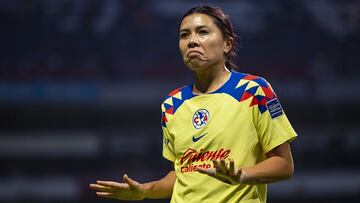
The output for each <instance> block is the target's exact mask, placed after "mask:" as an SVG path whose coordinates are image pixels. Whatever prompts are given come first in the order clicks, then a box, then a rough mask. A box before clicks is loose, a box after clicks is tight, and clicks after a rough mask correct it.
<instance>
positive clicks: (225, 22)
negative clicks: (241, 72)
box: [180, 5, 239, 69]
mask: <svg viewBox="0 0 360 203" xmlns="http://www.w3.org/2000/svg"><path fill="white" fill-rule="evenodd" d="M194 13H201V14H205V15H208V16H209V17H211V18H212V20H213V21H214V23H215V25H216V26H217V27H218V28H219V29H220V30H221V32H222V35H223V37H224V39H228V38H232V39H233V44H232V48H231V50H230V51H229V53H227V54H226V55H225V57H226V60H225V65H226V67H227V68H229V69H237V68H238V67H237V65H236V64H235V61H236V57H237V54H236V51H237V48H238V42H237V41H238V39H239V37H238V36H237V34H236V33H235V31H234V28H233V26H232V23H231V21H230V18H229V16H228V15H225V13H224V11H223V10H222V9H221V8H219V7H216V6H211V5H206V6H195V7H193V8H191V9H190V10H188V11H187V12H186V13H185V15H184V16H183V17H182V18H181V21H180V22H182V21H183V20H184V18H185V17H186V16H188V15H191V14H194Z"/></svg>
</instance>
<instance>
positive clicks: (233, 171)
mask: <svg viewBox="0 0 360 203" xmlns="http://www.w3.org/2000/svg"><path fill="white" fill-rule="evenodd" d="M229 173H230V175H231V176H233V175H235V163H234V159H230V166H229Z"/></svg>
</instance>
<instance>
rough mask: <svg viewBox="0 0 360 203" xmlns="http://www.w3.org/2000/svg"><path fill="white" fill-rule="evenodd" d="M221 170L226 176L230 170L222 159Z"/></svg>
mask: <svg viewBox="0 0 360 203" xmlns="http://www.w3.org/2000/svg"><path fill="white" fill-rule="evenodd" d="M220 170H221V171H222V172H223V173H225V174H226V173H227V171H228V169H227V167H226V163H225V159H220Z"/></svg>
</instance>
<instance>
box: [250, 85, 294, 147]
mask: <svg viewBox="0 0 360 203" xmlns="http://www.w3.org/2000/svg"><path fill="white" fill-rule="evenodd" d="M257 94H258V95H257V96H258V97H263V102H259V108H255V109H256V110H255V114H256V115H255V116H256V117H257V119H256V123H255V125H256V128H257V132H258V136H259V140H260V143H261V146H262V148H263V151H264V153H267V152H269V151H271V150H272V149H274V148H275V147H277V146H279V145H281V144H283V143H285V142H291V141H293V140H294V139H295V138H296V137H297V134H296V132H295V130H294V129H293V127H292V126H291V124H290V122H289V120H288V118H287V116H286V115H285V112H284V110H283V108H282V106H281V104H280V101H279V99H278V97H277V96H276V94H275V92H274V90H273V89H272V87H271V86H270V84H269V83H268V82H267V81H266V80H264V79H262V83H260V88H258V91H257Z"/></svg>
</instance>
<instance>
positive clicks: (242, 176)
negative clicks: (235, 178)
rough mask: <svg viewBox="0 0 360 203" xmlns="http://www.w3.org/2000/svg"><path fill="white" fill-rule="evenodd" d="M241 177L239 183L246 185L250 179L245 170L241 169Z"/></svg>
mask: <svg viewBox="0 0 360 203" xmlns="http://www.w3.org/2000/svg"><path fill="white" fill-rule="evenodd" d="M240 172H241V175H240V177H239V182H240V183H246V181H247V180H248V179H249V178H248V175H247V172H246V171H245V170H244V169H242V168H241V169H240Z"/></svg>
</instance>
